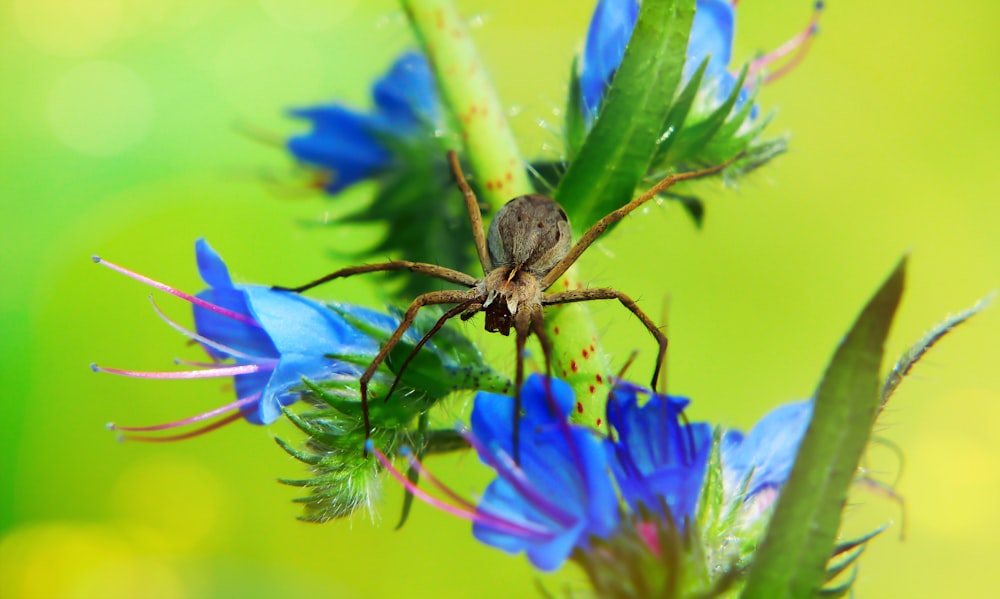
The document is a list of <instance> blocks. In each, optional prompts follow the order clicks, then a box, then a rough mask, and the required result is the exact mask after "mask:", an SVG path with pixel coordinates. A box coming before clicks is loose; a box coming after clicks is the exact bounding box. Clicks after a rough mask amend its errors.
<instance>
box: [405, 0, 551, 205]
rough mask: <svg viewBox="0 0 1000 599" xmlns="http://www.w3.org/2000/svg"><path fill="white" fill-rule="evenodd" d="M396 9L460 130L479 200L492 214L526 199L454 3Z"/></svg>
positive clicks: (413, 1)
mask: <svg viewBox="0 0 1000 599" xmlns="http://www.w3.org/2000/svg"><path fill="white" fill-rule="evenodd" d="M401 4H402V5H403V9H404V10H405V11H406V15H407V17H409V19H410V25H411V27H412V28H413V31H414V32H415V33H416V35H417V39H418V40H420V44H421V45H422V46H423V49H424V52H425V53H426V55H427V58H428V59H429V60H430V63H431V66H432V68H433V69H434V74H435V75H436V77H437V81H438V86H439V87H440V89H441V95H442V96H443V97H444V101H445V104H446V105H447V106H448V109H449V110H450V111H451V113H452V115H454V117H455V122H456V123H458V126H459V128H460V129H461V135H462V140H463V141H464V143H465V150H466V155H467V156H468V159H469V161H470V162H471V163H472V169H473V171H474V172H475V173H476V175H477V176H478V177H479V180H480V182H481V185H480V186H479V187H480V189H481V194H482V196H483V199H484V200H486V201H487V202H488V203H489V205H490V206H491V207H492V208H493V211H494V212H495V211H497V210H499V209H500V207H501V206H503V205H504V204H505V203H507V200H509V199H511V198H512V197H514V196H518V195H523V194H528V193H532V192H533V191H534V189H533V188H532V186H531V181H530V180H529V179H528V175H527V172H526V171H525V169H524V167H523V164H524V161H523V160H522V159H521V156H520V154H519V153H518V150H517V143H516V142H515V141H514V135H513V134H512V133H511V131H510V127H509V126H508V125H507V117H506V115H505V113H504V110H503V106H502V105H501V104H500V100H499V99H498V98H497V95H496V92H495V91H494V89H493V85H492V83H491V82H490V78H489V76H488V74H487V73H486V69H485V68H484V67H483V64H482V59H480V57H479V53H478V52H477V51H476V46H475V43H474V42H473V41H472V37H471V36H470V35H469V30H468V27H467V26H466V24H465V21H464V19H462V16H461V15H460V14H459V13H458V10H457V9H456V8H455V5H454V3H453V2H452V1H451V0H401Z"/></svg>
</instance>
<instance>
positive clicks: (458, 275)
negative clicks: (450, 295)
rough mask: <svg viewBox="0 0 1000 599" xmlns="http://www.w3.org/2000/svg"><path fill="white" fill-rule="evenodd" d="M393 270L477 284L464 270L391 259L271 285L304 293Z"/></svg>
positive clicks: (452, 281) (283, 289) (456, 282)
mask: <svg viewBox="0 0 1000 599" xmlns="http://www.w3.org/2000/svg"><path fill="white" fill-rule="evenodd" d="M391 270H408V271H410V272H413V273H416V274H418V275H426V276H428V277H433V278H435V279H441V280H442V281H448V282H449V283H455V284H456V285H462V286H463V287H475V285H476V279H475V277H472V276H470V275H467V274H465V273H464V272H458V271H457V270H452V269H450V268H445V267H444V266H438V265H436V264H427V263H425V262H410V261H409V260H390V261H389V262H380V263H378V264H362V265H361V266H350V267H348V268H342V269H340V270H335V271H333V272H331V273H330V274H328V275H326V276H325V277H320V278H318V279H316V280H315V281H310V282H309V283H306V284H305V285H299V286H298V287H280V286H278V285H275V286H273V287H271V289H274V290H275V291H292V292H295V293H302V292H303V291H307V290H309V289H312V288H313V287H318V286H320V285H322V284H323V283H327V282H329V281H332V280H334V279H340V278H343V277H350V276H354V275H360V274H364V273H366V272H385V271H391Z"/></svg>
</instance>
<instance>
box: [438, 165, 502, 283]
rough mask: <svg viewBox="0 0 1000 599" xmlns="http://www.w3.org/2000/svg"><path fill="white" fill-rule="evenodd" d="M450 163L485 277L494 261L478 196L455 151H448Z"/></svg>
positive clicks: (491, 268)
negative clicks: (487, 243) (488, 245)
mask: <svg viewBox="0 0 1000 599" xmlns="http://www.w3.org/2000/svg"><path fill="white" fill-rule="evenodd" d="M448 162H449V163H450V164H451V172H452V173H453V174H454V175H455V182H456V183H458V188H459V189H460V190H461V191H462V196H463V197H464V198H465V208H466V210H468V211H469V224H470V225H471V226H472V237H473V239H475V242H476V254H478V255H479V264H480V266H482V267H483V275H484V276H485V275H487V274H489V272H490V271H491V270H493V260H491V259H490V253H489V251H488V250H487V248H486V232H485V230H484V229H483V216H482V214H480V212H479V200H477V199H476V194H475V193H473V192H472V188H471V187H469V182H468V181H466V180H465V173H463V172H462V166H461V165H460V164H459V163H458V154H456V153H455V151H454V150H449V151H448Z"/></svg>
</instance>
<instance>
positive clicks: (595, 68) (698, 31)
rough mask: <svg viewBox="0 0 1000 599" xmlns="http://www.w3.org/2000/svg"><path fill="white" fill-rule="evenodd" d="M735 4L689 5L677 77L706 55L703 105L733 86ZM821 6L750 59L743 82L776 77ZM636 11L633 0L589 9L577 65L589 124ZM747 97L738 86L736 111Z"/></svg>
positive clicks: (810, 30)
mask: <svg viewBox="0 0 1000 599" xmlns="http://www.w3.org/2000/svg"><path fill="white" fill-rule="evenodd" d="M735 4H736V3H735V2H730V1H729V0H698V1H697V3H696V6H695V14H694V22H693V23H692V25H691V34H690V37H689V39H688V48H687V56H686V59H685V62H684V71H683V81H684V82H687V81H688V80H690V78H691V76H692V75H693V74H694V73H695V71H696V70H697V69H698V67H699V66H700V65H701V63H702V62H703V61H704V60H705V59H706V58H707V59H708V64H707V65H706V69H705V75H704V78H703V80H702V84H701V85H702V89H703V90H706V91H707V94H708V96H709V98H708V100H709V102H708V104H709V107H708V108H713V107H714V106H717V105H718V104H719V103H721V102H722V101H724V100H725V99H726V98H727V97H729V95H730V94H731V93H732V91H733V87H734V86H735V85H736V77H734V76H733V74H732V73H731V72H730V71H729V70H728V69H729V66H730V62H731V61H732V54H733V37H734V35H735V31H736V29H735V20H736V16H735V10H734V8H735ZM821 9H822V3H817V4H816V7H815V11H814V14H813V19H812V20H811V21H810V23H809V26H808V27H807V28H806V29H805V30H804V31H802V32H800V33H799V34H797V35H796V36H795V37H793V38H792V39H791V40H789V41H788V42H787V43H786V44H784V45H782V46H781V47H779V48H778V49H777V50H775V51H773V52H770V53H768V54H765V55H763V56H761V57H760V58H757V59H756V60H754V61H753V62H751V63H750V66H749V70H748V75H747V81H748V82H750V83H755V82H757V81H758V80H760V81H762V82H765V83H766V82H767V81H768V80H769V79H770V78H773V77H776V76H779V75H781V74H783V73H784V72H786V71H787V70H788V69H789V68H790V67H792V66H794V64H795V63H797V62H798V60H800V59H801V57H802V56H803V54H804V51H805V50H806V49H807V47H808V45H807V42H808V41H809V39H810V38H811V37H812V35H813V34H815V33H816V30H817V28H816V21H817V18H818V14H819V11H820V10H821ZM638 14H639V2H638V0H599V1H598V3H597V7H596V8H595V9H594V15H593V17H591V21H590V28H589V29H588V31H587V41H586V44H585V47H584V54H583V61H582V63H581V68H580V92H581V95H582V97H583V112H584V116H585V118H586V119H587V122H588V123H592V121H593V118H594V117H595V116H596V114H597V112H598V109H599V108H600V104H601V101H602V100H603V98H604V95H605V93H606V92H607V88H608V87H609V86H610V85H611V80H612V78H613V76H614V73H615V71H616V70H617V69H618V66H619V65H620V64H621V61H622V58H623V57H624V56H625V47H626V46H627V45H628V40H629V38H630V37H631V36H632V30H633V29H634V28H635V23H636V20H637V18H638ZM793 52H795V54H794V55H792V53H793ZM789 55H792V58H791V59H790V60H789V61H788V63H787V64H786V65H785V66H783V67H781V68H780V69H778V71H777V72H775V73H774V74H773V75H771V76H770V77H759V73H760V72H761V71H762V70H763V69H764V68H765V67H767V66H769V65H771V64H772V63H774V62H775V61H776V60H779V59H781V58H784V57H786V56H789ZM748 98H749V91H748V89H746V88H744V89H743V90H741V91H740V95H739V97H738V100H737V105H736V108H737V110H738V109H739V107H740V106H741V105H742V104H743V103H744V102H745V101H746V100H747V99H748Z"/></svg>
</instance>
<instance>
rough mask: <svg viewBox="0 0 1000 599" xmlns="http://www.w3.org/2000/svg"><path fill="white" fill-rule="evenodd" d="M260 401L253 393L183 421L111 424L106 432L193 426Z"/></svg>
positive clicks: (258, 394)
mask: <svg viewBox="0 0 1000 599" xmlns="http://www.w3.org/2000/svg"><path fill="white" fill-rule="evenodd" d="M259 401H260V393H254V394H253V395H250V396H248V397H244V398H243V399H237V400H236V401H234V402H232V403H228V404H226V405H224V406H221V407H218V408H215V409H214V410H209V411H208V412H204V413H201V414H197V415H195V416H191V417H190V418H185V419H183V420H175V421H174V422H168V423H166V424H154V425H152V426H118V425H117V424H115V423H113V422H109V423H108V430H112V431H132V432H149V431H162V430H167V429H171V428H178V427H181V426H187V425H188V424H194V423H195V422H201V421H202V420H208V419H209V418H215V417H216V416H219V415H221V414H225V413H226V412H229V411H232V410H242V409H243V408H244V407H246V406H249V405H253V404H256V403H258V402H259Z"/></svg>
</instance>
